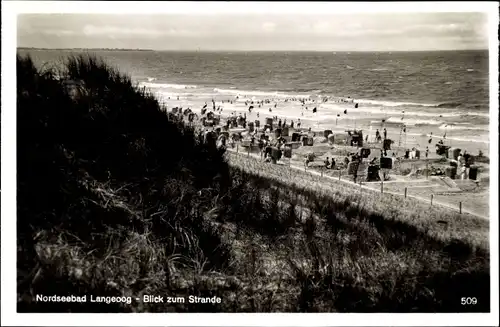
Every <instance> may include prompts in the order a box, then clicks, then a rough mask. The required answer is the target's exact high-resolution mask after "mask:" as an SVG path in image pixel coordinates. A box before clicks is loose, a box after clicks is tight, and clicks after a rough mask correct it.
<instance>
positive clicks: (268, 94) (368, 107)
mask: <svg viewBox="0 0 500 327" xmlns="http://www.w3.org/2000/svg"><path fill="white" fill-rule="evenodd" d="M140 84H141V85H142V86H146V87H149V88H153V89H155V88H156V89H161V88H163V89H173V90H185V89H198V86H197V85H186V84H166V83H152V82H142V83H140ZM198 90H199V91H202V90H200V89H198ZM203 90H204V91H205V93H199V94H198V91H197V94H196V96H216V95H217V94H226V95H233V96H235V97H236V96H239V97H240V101H242V100H244V99H245V98H248V99H255V98H256V97H259V98H260V97H263V98H268V99H280V101H283V100H284V99H286V98H288V99H290V98H297V99H311V98H316V97H327V98H329V99H330V101H328V102H326V103H321V106H322V107H323V106H326V107H330V108H331V109H333V110H335V111H340V110H342V111H343V110H345V109H346V108H347V109H349V107H346V105H348V106H352V104H351V103H343V102H341V103H335V99H337V98H336V97H335V96H333V95H331V96H330V95H324V94H320V93H321V90H312V91H311V90H309V91H304V92H303V93H297V94H292V93H285V92H280V91H262V90H240V89H236V88H235V87H234V86H229V88H228V89H222V88H214V89H211V90H207V89H204V88H203ZM207 91H208V92H210V91H212V92H214V93H213V94H210V93H206V92H207ZM299 92H300V91H299ZM162 93H164V94H167V93H166V92H162ZM168 94H169V95H171V96H176V95H177V94H175V93H173V92H168ZM181 94H182V95H185V94H183V93H181ZM193 96H195V94H193ZM342 99H346V98H342ZM347 100H350V101H353V102H355V103H359V104H360V106H359V107H358V108H352V109H350V111H351V112H368V113H375V114H382V115H400V116H404V117H405V120H407V119H408V118H406V117H407V116H421V117H433V118H445V117H448V118H450V117H459V118H460V117H461V118H464V117H485V118H488V117H489V113H487V112H475V111H466V110H465V108H464V110H462V111H453V112H449V111H448V112H446V111H444V112H443V111H436V112H430V111H429V109H430V108H443V109H455V108H458V107H461V106H462V105H463V104H462V103H461V102H442V103H418V102H409V101H391V100H374V99H347ZM334 104H335V105H334ZM339 104H340V105H342V106H340V105H339ZM332 105H333V106H332ZM398 107H401V109H396V108H398ZM404 107H414V108H428V109H426V111H416V110H406V108H404ZM387 108H392V109H387ZM403 109H405V110H404V113H403ZM434 124H436V123H434Z"/></svg>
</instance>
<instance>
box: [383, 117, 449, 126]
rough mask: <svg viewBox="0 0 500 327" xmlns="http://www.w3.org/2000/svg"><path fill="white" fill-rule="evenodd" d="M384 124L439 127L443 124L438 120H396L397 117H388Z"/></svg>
mask: <svg viewBox="0 0 500 327" xmlns="http://www.w3.org/2000/svg"><path fill="white" fill-rule="evenodd" d="M386 122H388V123H399V124H406V125H413V126H415V125H441V124H443V122H442V121H439V120H434V119H414V118H404V119H401V118H398V117H389V118H388V119H386Z"/></svg>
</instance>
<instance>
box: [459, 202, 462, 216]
mask: <svg viewBox="0 0 500 327" xmlns="http://www.w3.org/2000/svg"><path fill="white" fill-rule="evenodd" d="M459 208H460V214H462V201H460V202H459Z"/></svg>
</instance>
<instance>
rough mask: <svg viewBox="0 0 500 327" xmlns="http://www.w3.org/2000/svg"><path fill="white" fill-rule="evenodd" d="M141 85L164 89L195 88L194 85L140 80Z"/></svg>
mask: <svg viewBox="0 0 500 327" xmlns="http://www.w3.org/2000/svg"><path fill="white" fill-rule="evenodd" d="M141 85H142V86H146V87H150V88H165V89H177V90H182V89H196V88H197V86H196V85H186V84H164V83H148V82H142V83H141Z"/></svg>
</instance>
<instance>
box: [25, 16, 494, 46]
mask: <svg viewBox="0 0 500 327" xmlns="http://www.w3.org/2000/svg"><path fill="white" fill-rule="evenodd" d="M487 23H488V21H487V15H486V14H484V13H463V12H462V13H442V12H441V13H378V14H373V13H370V14H366V13H365V14H363V13H343V14H314V15H311V14H308V15H299V14H241V13H238V14H228V13H224V14H213V15H199V14H191V15H190V14H157V15H152V14H149V15H145V14H141V15H131V14H116V15H110V14H21V15H19V16H18V21H17V44H18V47H37V48H129V49H137V48H141V49H153V50H177V51H183V50H186V51H190V50H201V51H294V50H296V51H426V50H465V49H488V32H487Z"/></svg>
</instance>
